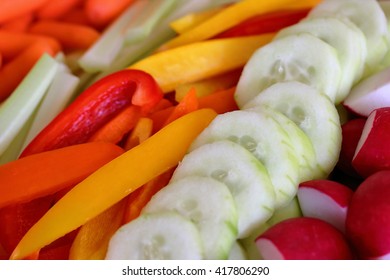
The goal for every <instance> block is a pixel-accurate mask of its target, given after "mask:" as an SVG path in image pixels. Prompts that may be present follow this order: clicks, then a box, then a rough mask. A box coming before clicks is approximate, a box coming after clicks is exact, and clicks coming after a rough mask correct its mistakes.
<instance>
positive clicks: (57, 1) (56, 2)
mask: <svg viewBox="0 0 390 280" xmlns="http://www.w3.org/2000/svg"><path fill="white" fill-rule="evenodd" d="M81 3H82V0H51V1H50V2H48V3H47V4H46V5H44V6H42V7H40V8H39V9H38V10H37V12H36V15H37V18H39V19H58V18H60V17H61V16H63V15H64V14H66V13H67V12H69V11H70V10H72V9H74V8H75V7H77V6H78V5H80V4H81Z"/></svg>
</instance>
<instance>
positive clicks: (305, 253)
mask: <svg viewBox="0 0 390 280" xmlns="http://www.w3.org/2000/svg"><path fill="white" fill-rule="evenodd" d="M256 245H257V247H258V249H259V251H260V254H261V255H262V257H263V258H264V259H267V260H346V259H352V252H351V249H350V248H349V245H348V242H347V240H346V238H345V237H344V235H343V234H342V233H341V232H340V231H338V230H337V229H336V228H334V227H333V226H332V225H330V224H328V223H327V222H324V221H322V220H319V219H316V218H307V217H301V218H292V219H288V220H285V221H283V222H280V223H278V224H276V225H274V226H273V227H271V228H270V229H268V230H267V231H266V232H264V233H263V234H261V235H260V236H259V238H258V239H257V240H256Z"/></svg>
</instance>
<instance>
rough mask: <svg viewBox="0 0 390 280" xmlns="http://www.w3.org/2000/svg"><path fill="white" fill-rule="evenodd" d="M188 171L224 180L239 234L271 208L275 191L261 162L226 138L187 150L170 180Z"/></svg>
mask: <svg viewBox="0 0 390 280" xmlns="http://www.w3.org/2000/svg"><path fill="white" fill-rule="evenodd" d="M190 175H197V176H208V177H212V178H214V179H216V180H219V181H221V182H222V183H224V184H226V185H227V186H228V188H229V189H230V192H231V193H232V195H233V198H234V200H235V203H236V207H237V212H238V237H244V236H247V235H248V234H250V233H251V231H252V230H253V229H254V228H256V227H258V226H259V225H260V224H261V223H263V222H264V221H266V220H267V219H268V218H269V217H270V216H271V215H272V213H273V211H274V207H275V205H274V202H275V201H274V200H275V193H274V190H273V186H272V183H271V181H270V178H269V175H268V173H267V171H266V169H265V168H264V166H263V165H262V164H261V163H260V162H259V161H257V159H256V158H255V157H254V156H253V155H252V154H251V153H250V152H248V151H247V150H245V149H244V148H242V147H241V146H240V145H238V144H236V143H234V142H230V141H227V140H224V141H216V142H214V143H210V144H205V145H202V146H201V147H199V148H197V149H195V150H193V151H191V152H190V153H188V154H187V155H186V156H185V157H184V158H183V160H182V161H181V162H180V164H179V166H178V167H177V168H176V170H175V172H174V173H173V176H172V182H174V181H176V180H179V179H182V178H185V177H187V176H190Z"/></svg>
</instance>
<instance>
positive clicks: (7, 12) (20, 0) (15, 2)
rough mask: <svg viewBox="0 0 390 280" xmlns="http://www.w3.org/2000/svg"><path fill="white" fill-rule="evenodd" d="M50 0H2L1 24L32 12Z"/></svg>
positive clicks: (0, 9) (0, 3)
mask: <svg viewBox="0 0 390 280" xmlns="http://www.w3.org/2000/svg"><path fill="white" fill-rule="evenodd" d="M47 2H49V0H29V1H26V0H2V1H0V24H3V23H6V22H7V21H9V20H12V19H15V18H17V17H20V16H23V15H25V14H28V13H32V12H33V11H35V10H37V9H38V8H39V7H42V6H43V5H44V4H46V3H47Z"/></svg>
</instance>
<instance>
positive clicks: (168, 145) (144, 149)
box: [10, 109, 217, 259]
mask: <svg viewBox="0 0 390 280" xmlns="http://www.w3.org/2000/svg"><path fill="white" fill-rule="evenodd" d="M216 115H217V113H216V112H215V111H213V110H211V109H202V110H197V111H195V112H192V113H189V114H187V115H185V116H183V117H181V118H179V119H177V120H175V121H173V122H172V123H170V124H169V125H167V126H166V127H164V128H163V129H161V130H160V131H158V132H157V133H155V134H154V135H153V136H152V137H150V138H148V139H147V140H146V141H144V142H143V143H141V144H140V145H138V146H136V147H134V148H133V149H131V150H129V151H127V152H125V153H123V154H122V155H120V156H119V157H117V158H115V159H114V160H112V161H110V162H109V163H107V164H106V165H104V166H103V167H101V168H99V169H98V170H97V171H95V172H94V173H92V174H91V175H90V176H89V177H87V178H86V179H85V180H83V181H82V182H80V183H79V184H77V185H76V186H75V187H74V188H72V189H71V190H70V191H69V192H68V193H67V194H65V195H64V196H63V197H62V198H61V199H60V200H59V201H58V202H57V203H56V204H55V205H53V207H52V208H50V210H49V211H48V212H46V214H45V215H44V216H43V217H42V218H41V219H40V220H39V221H38V222H37V223H36V224H34V225H33V226H32V227H31V228H30V230H29V231H28V232H27V233H26V234H25V235H24V236H23V238H22V240H21V241H20V242H19V244H18V245H17V246H16V248H15V249H14V251H13V252H12V254H11V257H10V259H23V258H24V257H26V256H28V255H30V254H31V253H33V252H35V251H37V250H39V249H40V248H42V247H44V246H46V245H48V244H50V243H51V242H53V241H55V240H56V239H58V238H60V237H61V236H64V235H65V234H67V233H68V232H71V231H72V230H75V229H77V228H78V227H80V226H81V225H83V224H85V223H86V222H88V221H89V220H91V219H92V218H94V217H96V216H97V215H99V214H100V213H102V212H103V211H104V210H106V209H108V208H109V207H111V206H112V205H114V204H115V203H117V202H119V201H120V200H121V199H123V198H124V197H126V196H127V195H128V194H130V193H131V192H133V191H135V190H136V189H138V188H139V187H141V186H142V185H144V184H145V183H147V182H149V181H150V180H152V179H153V178H155V177H156V176H159V175H160V174H162V173H164V172H166V171H167V170H169V169H170V168H172V167H175V166H176V165H177V164H178V163H179V161H180V160H181V159H182V158H183V157H184V155H185V154H186V153H187V151H188V148H189V146H190V144H191V143H192V141H193V140H194V139H195V137H197V135H198V134H199V133H200V132H201V131H202V130H203V129H204V128H206V127H207V126H208V125H209V124H210V122H211V121H212V120H213V119H214V118H215V117H216Z"/></svg>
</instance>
